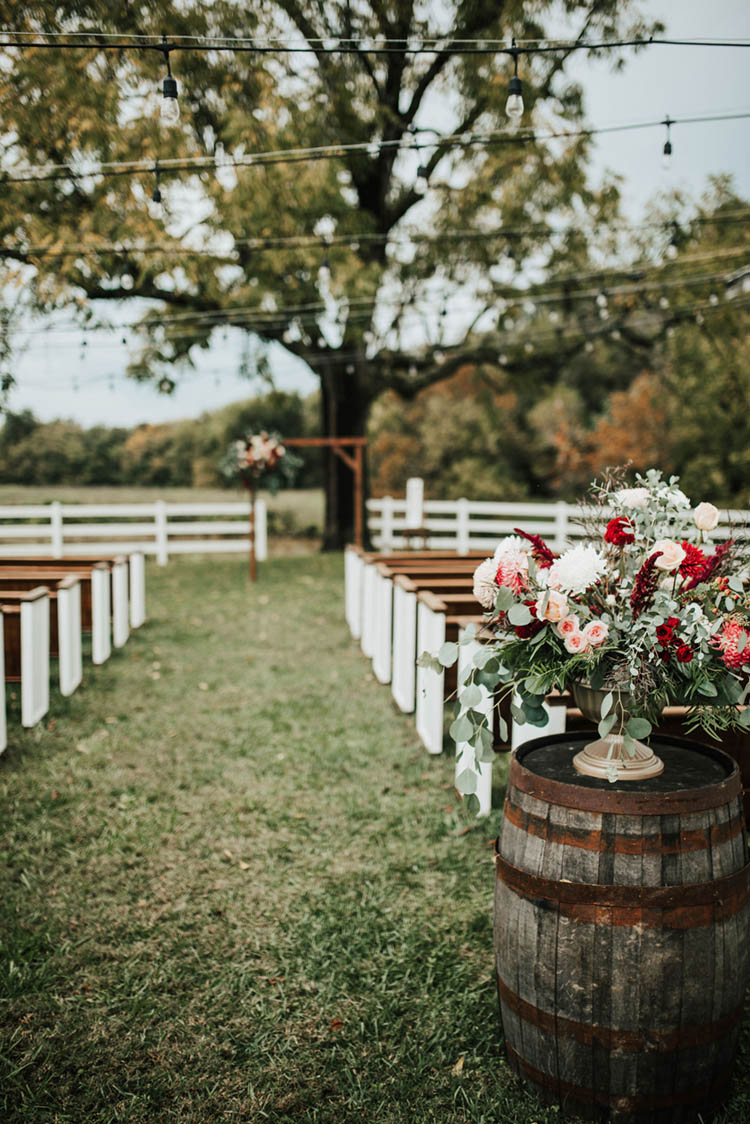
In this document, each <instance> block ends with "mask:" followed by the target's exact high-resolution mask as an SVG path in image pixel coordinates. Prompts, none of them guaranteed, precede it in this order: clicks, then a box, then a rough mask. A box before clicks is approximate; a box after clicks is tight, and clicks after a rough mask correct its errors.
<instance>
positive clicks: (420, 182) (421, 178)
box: [414, 164, 428, 195]
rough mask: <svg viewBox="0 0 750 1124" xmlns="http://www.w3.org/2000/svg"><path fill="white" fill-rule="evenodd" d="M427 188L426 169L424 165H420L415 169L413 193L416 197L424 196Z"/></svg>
mask: <svg viewBox="0 0 750 1124" xmlns="http://www.w3.org/2000/svg"><path fill="white" fill-rule="evenodd" d="M427 187H428V180H427V169H426V168H425V166H424V164H420V165H419V167H418V168H417V181H416V183H415V184H414V192H415V194H416V195H426V194H427Z"/></svg>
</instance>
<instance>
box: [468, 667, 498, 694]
mask: <svg viewBox="0 0 750 1124" xmlns="http://www.w3.org/2000/svg"><path fill="white" fill-rule="evenodd" d="M474 682H475V683H478V684H479V686H480V687H486V688H487V690H488V691H494V690H495V687H497V685H498V683H499V682H500V679H499V677H498V674H497V672H496V671H477V672H476V673H475V675H474Z"/></svg>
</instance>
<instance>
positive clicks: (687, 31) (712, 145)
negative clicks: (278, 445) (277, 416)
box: [9, 0, 750, 426]
mask: <svg viewBox="0 0 750 1124" xmlns="http://www.w3.org/2000/svg"><path fill="white" fill-rule="evenodd" d="M642 8H643V10H644V11H645V13H646V14H647V15H648V16H649V17H651V18H654V19H661V20H662V21H663V22H664V23H665V24H666V27H667V35H668V36H670V37H674V38H683V37H684V38H699V37H710V38H718V37H727V38H729V37H742V36H744V37H748V38H750V2H749V0H714V2H713V3H712V4H707V3H706V2H705V0H648V2H646V3H644V4H642ZM749 57H750V56H749V55H748V52H747V51H746V50H742V49H729V48H723V49H720V48H706V47H701V48H697V47H671V46H658V47H657V46H655V47H652V48H650V49H646V50H643V51H642V52H640V53H639V54H637V55H631V56H630V57H629V60H628V63H627V66H626V67H625V68H624V69H623V70H622V71H621V72H620V73H617V74H613V73H612V72H611V71H610V70H609V68H608V66H607V65H606V63H604V62H603V61H601V62H592V61H590V60H587V59H586V58H585V57H584V56H583V54H581V55H578V56H574V59H573V61H572V63H571V64H570V66H569V72H570V73H571V74H572V75H573V76H574V77H575V78H577V79H578V80H579V81H580V82H581V83H582V85H583V87H584V91H585V102H586V107H587V114H588V120H589V121H590V123H592V124H593V125H612V124H618V123H622V122H625V121H636V120H654V119H656V118H659V119H661V118H663V117H664V116H665V115H667V114H668V115H669V116H671V117H680V116H691V115H697V114H700V115H704V114H710V113H726V112H733V111H734V112H736V111H742V110H750V77H749V74H750V71H749V70H748V60H749ZM664 139H665V136H664V130H663V129H661V128H659V129H649V130H638V131H634V132H630V133H616V134H614V135H604V136H600V137H598V138H597V140H596V146H595V150H594V158H593V163H592V167H591V175H592V178H593V180H594V181H597V180H599V179H600V178H601V177H602V175H604V174H605V173H606V172H607V171H611V172H615V173H617V174H618V175H619V176H620V177H621V190H622V194H623V209H624V211H625V214H626V216H627V217H628V218H629V219H631V220H633V221H637V220H638V219H639V217H640V216H641V215H642V214H643V211H644V208H645V206H646V204H647V202H648V200H649V199H651V198H653V197H654V195H655V194H656V193H658V192H659V191H662V190H665V189H671V188H680V189H683V190H685V191H686V192H688V193H689V194H690V195H692V196H693V197H696V198H697V197H699V196H700V195H701V194H702V193H703V191H704V190H705V188H706V186H707V181H708V177H709V176H710V175H712V174H717V173H724V172H729V173H731V174H732V175H733V176H734V180H735V185H736V188H737V190H738V191H739V192H740V193H742V194H744V195H746V196H750V119H747V120H741V121H729V122H715V123H711V124H695V125H682V126H675V127H674V128H673V130H672V144H673V160H672V168H671V170H670V171H669V172H664V170H663V169H662V162H661V153H662V146H663V144H664ZM129 315H130V316H132V315H133V314H132V313H130V314H129ZM60 323H61V320H60V317H58V323H57V324H56V325H50V328H51V330H49V331H47V332H46V333H45V334H44V335H43V336H39V335H37V336H36V337H35V341H34V343H33V346H31V347H30V348H29V350H28V351H27V352H26V353H25V354H23V355H22V356H20V357H19V360H18V362H17V366H16V369H15V371H14V374H15V376H16V380H17V383H18V386H17V388H16V389H15V390H14V391H13V393H12V396H11V399H10V402H9V406H10V408H11V409H13V410H21V409H24V408H29V409H32V410H33V411H34V412H35V414H36V415H37V416H38V417H40V418H42V419H44V420H49V419H52V418H56V417H68V418H73V419H75V420H76V421H78V422H80V423H81V424H83V425H94V424H98V423H103V424H108V425H125V426H131V425H136V424H138V423H139V422H152V423H153V422H162V421H169V420H175V419H178V418H185V417H195V416H197V415H198V414H200V413H201V412H202V411H204V410H210V409H215V408H217V407H219V406H222V405H225V404H227V403H230V402H234V401H238V400H240V399H243V398H247V397H249V396H250V395H252V394H253V393H257V392H259V390H260V387H259V386H258V384H257V383H256V384H253V383H251V382H248V380H247V379H246V378H243V377H242V376H241V375H240V374H239V373H238V371H239V368H240V365H241V362H242V355H243V348H244V346H245V344H244V333H242V332H240V331H238V330H233V329H230V330H229V331H227V332H217V333H215V336H216V340H215V342H214V343H213V344H212V346H211V347H210V348H209V349H208V350H206V351H205V352H201V355H200V359H199V360H198V364H197V368H196V370H195V371H193V372H185V373H184V374H182V375H181V377H180V381H179V383H178V387H177V390H176V391H175V392H174V393H173V394H171V395H164V394H159V393H158V392H157V390H156V389H155V388H154V387H153V386H151V385H149V384H142V385H138V384H136V383H134V382H133V381H132V380H130V379H128V378H127V377H126V376H125V373H124V372H125V368H126V365H127V360H128V347H127V345H126V344H123V343H122V342H121V341H120V339H119V336H115V337H107V339H106V340H105V339H104V338H102V337H101V334H100V336H99V338H97V336H96V335H94V336H89V337H88V341H87V342H84V339H85V337H84V336H83V335H82V334H81V333H80V332H78V331H75V330H70V329H68V330H64V331H63V330H61V327H60ZM124 335H125V338H126V339H127V333H126V332H125V333H124ZM270 360H271V367H272V370H273V374H274V380H275V384H276V385H277V387H278V388H279V389H282V390H299V391H300V392H301V393H303V394H306V393H309V392H310V391H312V390H314V389H315V388H316V386H317V378H316V377H315V376H314V375H313V373H312V372H311V371H310V370H309V369H308V368H307V367H306V366H305V364H303V363H302V362H300V361H298V360H296V359H295V358H293V357H292V356H290V355H289V354H288V353H287V352H286V351H284V350H283V349H282V348H274V349H272V351H271V353H270Z"/></svg>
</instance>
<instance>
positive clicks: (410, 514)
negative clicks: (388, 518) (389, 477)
mask: <svg viewBox="0 0 750 1124" xmlns="http://www.w3.org/2000/svg"><path fill="white" fill-rule="evenodd" d="M404 526H405V527H406V529H407V530H408V531H421V530H422V527H423V526H424V480H423V479H422V477H421V476H410V477H409V479H408V480H407V481H406V520H405V523H404Z"/></svg>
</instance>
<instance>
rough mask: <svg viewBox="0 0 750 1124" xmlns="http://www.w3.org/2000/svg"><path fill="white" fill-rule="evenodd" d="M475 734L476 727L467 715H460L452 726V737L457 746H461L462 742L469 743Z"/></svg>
mask: <svg viewBox="0 0 750 1124" xmlns="http://www.w3.org/2000/svg"><path fill="white" fill-rule="evenodd" d="M473 733H474V726H473V725H472V723H471V722H470V721H469V719H468V718H467V717H466V715H465V714H462V715H460V717H458V718H457V719H456V721H455V722H453V723H452V724H451V728H450V735H451V737H452V738H453V740H454V742H455V743H456V745H459V744H460V743H461V742H467V741H468V740H469V738H470V737H471V736H472V734H473Z"/></svg>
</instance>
